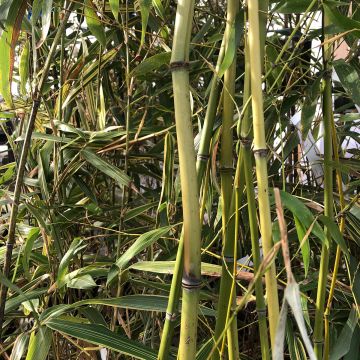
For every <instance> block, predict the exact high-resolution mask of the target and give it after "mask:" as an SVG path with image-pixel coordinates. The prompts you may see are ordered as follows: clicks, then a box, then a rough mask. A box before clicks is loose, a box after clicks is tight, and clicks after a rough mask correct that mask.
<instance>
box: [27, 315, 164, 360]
mask: <svg viewBox="0 0 360 360" xmlns="http://www.w3.org/2000/svg"><path fill="white" fill-rule="evenodd" d="M46 326H47V327H49V328H50V329H53V330H55V331H59V332H61V333H64V334H67V335H69V336H73V337H75V338H77V339H81V340H84V341H88V342H90V343H92V344H96V345H99V346H103V347H106V348H108V349H112V350H114V351H117V352H119V353H121V354H124V355H128V356H132V357H134V358H136V359H143V360H152V359H153V360H156V358H157V354H156V352H155V351H153V350H151V349H149V348H147V347H145V346H144V345H141V344H139V343H137V342H135V341H133V340H130V339H128V338H125V337H123V336H120V335H118V334H116V333H114V332H112V331H110V330H109V329H108V328H106V327H105V326H103V325H97V324H82V323H78V322H72V321H66V320H59V319H53V320H49V321H48V322H47V323H46ZM26 360H30V359H26Z"/></svg>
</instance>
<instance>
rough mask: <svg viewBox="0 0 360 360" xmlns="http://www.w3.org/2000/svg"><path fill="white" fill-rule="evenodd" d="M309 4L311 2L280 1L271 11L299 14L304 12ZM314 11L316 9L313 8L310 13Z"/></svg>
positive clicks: (297, 0)
mask: <svg viewBox="0 0 360 360" xmlns="http://www.w3.org/2000/svg"><path fill="white" fill-rule="evenodd" d="M311 2H312V0H296V1H293V0H282V1H280V2H279V3H278V4H276V6H275V8H274V10H273V11H274V12H278V13H282V14H293V13H296V14H299V13H303V12H305V11H306V9H307V8H308V7H309V5H310V4H311ZM315 10H316V8H315V6H313V8H312V11H315Z"/></svg>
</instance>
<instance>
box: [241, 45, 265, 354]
mask: <svg viewBox="0 0 360 360" xmlns="http://www.w3.org/2000/svg"><path fill="white" fill-rule="evenodd" d="M244 83H245V85H244V99H243V108H244V107H246V110H245V111H244V117H243V120H242V122H241V136H240V139H241V140H240V144H241V147H240V151H241V154H242V156H243V159H244V166H243V171H244V173H245V183H246V197H247V202H248V215H249V223H250V236H251V248H252V257H253V263H254V273H257V272H258V270H259V268H260V264H261V260H260V247H259V233H258V224H257V216H256V203H255V189H254V183H253V177H252V168H253V165H252V158H251V144H252V139H251V118H250V108H249V107H248V106H247V103H248V99H249V97H250V94H251V90H250V61H249V49H248V46H247V45H245V79H244ZM238 196H239V195H237V197H238ZM255 294H256V311H257V313H258V319H259V335H260V345H261V358H262V359H270V354H269V340H268V332H267V324H266V305H265V299H264V289H263V284H262V281H261V279H260V278H259V279H258V280H257V281H256V282H255Z"/></svg>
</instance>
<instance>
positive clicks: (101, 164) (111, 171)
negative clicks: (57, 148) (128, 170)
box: [81, 149, 131, 186]
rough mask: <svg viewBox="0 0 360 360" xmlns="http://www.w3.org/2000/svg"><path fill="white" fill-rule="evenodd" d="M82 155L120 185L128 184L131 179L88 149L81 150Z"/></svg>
mask: <svg viewBox="0 0 360 360" xmlns="http://www.w3.org/2000/svg"><path fill="white" fill-rule="evenodd" d="M81 155H82V157H83V158H84V159H85V160H86V161H87V162H88V163H89V164H91V165H92V166H94V167H95V168H96V169H98V170H100V171H101V172H103V173H104V174H106V175H107V176H110V177H111V178H113V179H114V180H116V181H117V182H118V183H119V185H120V186H129V185H130V182H131V179H130V178H129V176H127V175H126V174H125V173H124V172H123V171H121V170H120V169H119V168H117V167H116V166H114V165H112V164H110V163H109V162H107V161H105V160H103V159H102V158H101V157H100V156H98V155H96V154H95V153H93V152H92V151H90V150H86V149H85V150H82V151H81Z"/></svg>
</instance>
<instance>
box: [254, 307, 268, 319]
mask: <svg viewBox="0 0 360 360" xmlns="http://www.w3.org/2000/svg"><path fill="white" fill-rule="evenodd" d="M256 313H257V315H258V317H259V318H264V317H266V309H256Z"/></svg>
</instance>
